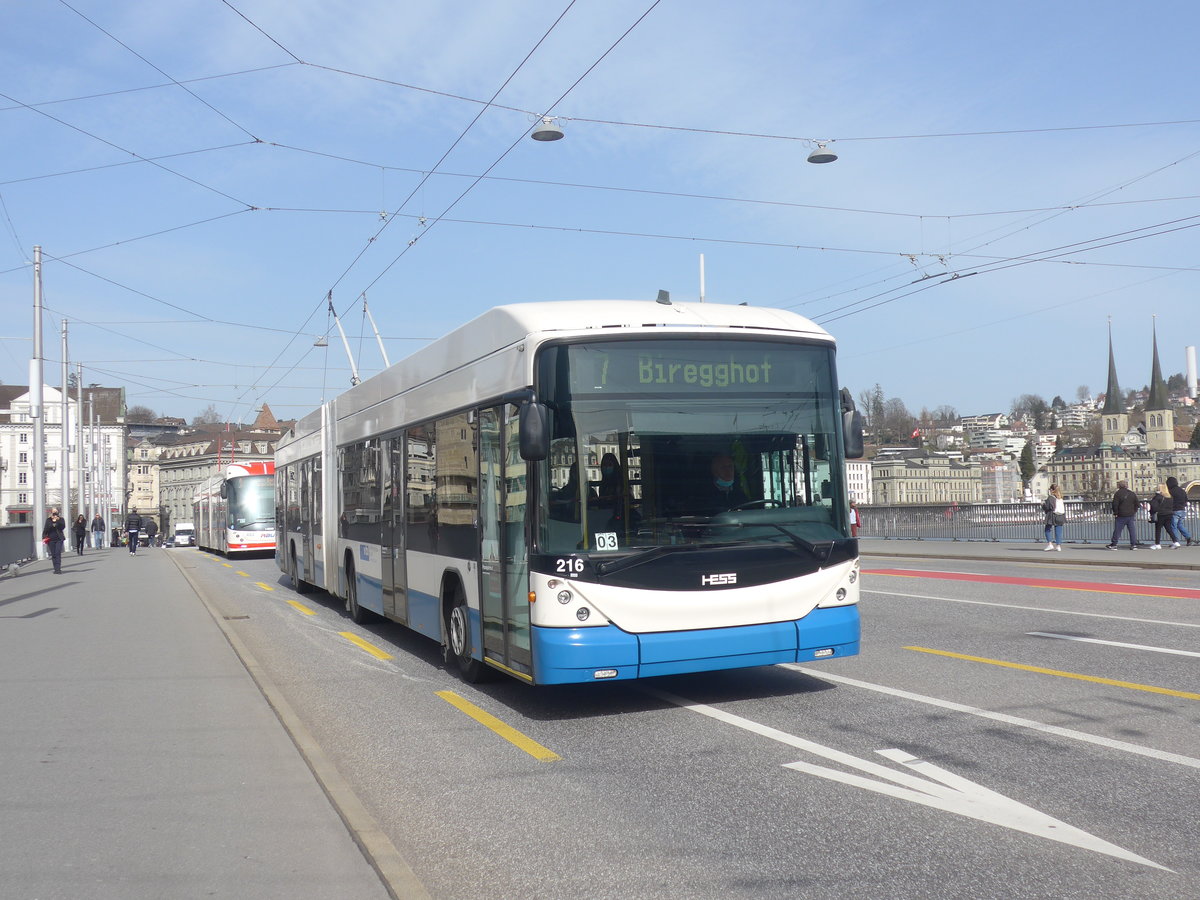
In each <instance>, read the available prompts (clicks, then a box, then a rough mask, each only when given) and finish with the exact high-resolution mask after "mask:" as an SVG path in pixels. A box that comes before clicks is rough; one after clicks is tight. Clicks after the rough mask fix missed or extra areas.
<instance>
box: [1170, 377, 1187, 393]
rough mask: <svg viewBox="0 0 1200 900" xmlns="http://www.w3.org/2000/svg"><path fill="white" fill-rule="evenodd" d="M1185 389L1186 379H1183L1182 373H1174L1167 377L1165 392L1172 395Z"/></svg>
mask: <svg viewBox="0 0 1200 900" xmlns="http://www.w3.org/2000/svg"><path fill="white" fill-rule="evenodd" d="M1185 387H1187V379H1186V378H1184V377H1183V373H1182V372H1176V373H1175V374H1174V375H1170V376H1168V377H1167V390H1168V391H1170V392H1171V393H1172V394H1174V393H1176V392H1177V391H1182V390H1183V389H1184V388H1185Z"/></svg>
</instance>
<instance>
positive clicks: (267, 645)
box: [176, 551, 1200, 900]
mask: <svg viewBox="0 0 1200 900" xmlns="http://www.w3.org/2000/svg"><path fill="white" fill-rule="evenodd" d="M183 553H185V554H187V555H180V556H177V557H176V560H177V561H178V562H179V563H180V564H181V565H183V566H186V567H188V569H189V571H190V574H191V576H192V577H193V578H194V579H196V581H197V583H198V584H201V585H202V586H203V587H204V589H205V590H206V591H209V592H211V593H213V594H214V595H216V596H219V597H220V604H221V607H222V611H223V612H224V613H225V617H226V620H227V623H228V627H229V628H231V629H232V630H233V631H234V632H235V633H236V634H237V636H238V637H239V638H240V639H241V640H242V641H244V642H245V644H246V646H247V647H249V648H250V650H251V652H252V653H253V654H254V656H255V658H256V659H257V661H258V663H259V664H260V665H261V666H262V667H263V669H264V671H265V672H267V673H269V676H270V678H271V679H272V680H273V682H274V683H275V685H276V686H277V687H278V688H279V689H280V690H281V691H282V692H283V693H284V694H285V695H286V697H287V699H288V701H289V702H290V704H291V705H292V707H293V708H294V709H295V710H296V712H297V714H298V715H299V716H300V717H301V718H302V719H303V720H304V723H305V725H306V727H307V728H308V730H309V731H310V732H311V734H312V735H313V736H314V738H315V739H316V741H317V742H318V743H319V744H320V746H321V748H322V749H323V751H324V753H325V754H326V755H327V756H328V757H329V758H330V759H331V760H332V761H333V763H334V764H335V765H336V767H337V769H338V770H339V771H340V773H341V775H342V776H343V777H344V778H345V780H346V781H347V782H348V783H349V785H350V786H351V788H352V789H353V791H354V793H355V794H356V795H357V796H358V798H359V799H360V800H361V801H362V802H363V804H364V805H365V806H366V807H367V809H368V810H369V812H370V813H371V815H372V816H373V817H374V818H375V819H376V820H377V821H378V823H379V825H380V826H381V828H382V830H383V831H384V832H385V833H386V835H387V836H388V837H389V838H390V840H391V842H392V843H393V844H394V845H395V847H396V848H397V849H398V850H399V852H400V853H401V854H402V856H403V857H404V859H405V860H406V861H407V862H408V864H409V865H410V866H411V867H412V869H413V871H414V872H415V873H416V875H417V876H418V877H419V878H420V880H421V881H422V882H423V883H424V885H425V887H426V889H427V890H428V892H429V894H430V895H431V896H432V897H435V898H439V900H442V898H446V900H449V898H456V900H465V898H488V900H493V898H497V897H537V898H609V897H611V898H623V900H625V898H671V900H677V898H698V900H699V898H704V900H707V898H714V900H716V898H719V900H733V898H756V900H767V898H809V897H813V898H816V897H822V898H823V897H828V896H835V895H836V896H851V897H871V898H879V897H889V898H898V897H902V898H907V897H922V898H943V897H944V898H962V897H972V898H1005V900H1008V898H1013V897H1022V898H1073V897H1079V898H1084V897H1086V898H1128V897H1132V896H1137V897H1139V898H1170V900H1178V898H1186V897H1197V896H1200V861H1198V860H1197V857H1196V852H1195V851H1196V848H1197V847H1198V846H1200V824H1198V819H1200V816H1198V813H1200V800H1198V798H1200V740H1197V737H1198V735H1200V729H1198V728H1197V725H1198V723H1200V678H1198V677H1197V671H1198V666H1197V663H1198V661H1200V572H1195V571H1174V570H1153V571H1147V570H1142V569H1124V568H1119V567H1104V568H1100V567H1096V566H1088V565H1086V564H1081V565H1079V566H1073V565H1065V564H1060V565H1055V566H1053V567H1046V566H1038V565H1025V564H1024V563H1022V562H1019V561H1013V560H1002V561H997V562H987V561H979V560H962V559H959V560H954V561H952V563H939V561H937V560H930V559H919V560H916V559H914V560H903V559H891V558H886V557H882V556H874V557H864V560H863V567H864V570H865V575H864V591H865V593H864V599H863V621H864V638H863V646H862V654H861V655H860V656H859V657H856V658H852V659H846V660H837V661H831V662H829V663H824V664H822V663H815V664H806V665H803V666H799V667H785V666H784V667H773V668H767V669H753V670H742V671H734V672H722V673H714V674H707V675H701V676H688V677H676V678H666V679H655V680H653V681H647V682H644V683H638V684H612V683H610V684H603V685H588V686H570V687H549V688H530V687H528V686H525V685H523V684H519V683H517V682H515V681H509V680H502V681H498V682H495V683H491V684H484V685H479V686H471V685H467V684H465V683H463V682H462V681H460V680H459V679H458V678H457V676H456V674H455V671H454V669H453V668H452V667H451V668H447V667H445V666H444V665H443V663H442V659H441V652H440V648H439V647H438V646H437V645H436V644H434V643H432V642H430V641H428V640H426V639H424V638H421V637H419V636H416V635H413V634H411V633H409V632H407V631H406V630H405V629H403V628H401V627H399V626H396V625H393V624H390V623H384V622H378V623H374V624H370V625H368V626H366V627H359V626H355V625H354V624H353V623H351V622H350V621H349V619H347V618H346V617H345V616H344V614H343V612H342V610H341V609H340V607H339V605H338V604H337V603H336V601H334V600H333V599H332V598H329V597H328V596H327V595H324V594H313V595H305V596H298V595H296V594H295V593H293V592H292V591H291V590H290V586H289V583H288V581H287V580H286V579H284V578H282V577H281V576H280V574H279V572H278V570H277V569H276V567H275V564H274V561H273V560H270V559H266V560H245V561H235V562H232V563H230V562H228V561H226V560H222V559H220V558H218V557H213V556H211V555H209V554H204V553H199V552H193V551H183ZM1131 556H1133V554H1131ZM950 569H953V572H948V571H947V570H950ZM947 576H949V577H947ZM242 616H245V618H241V617H242ZM464 709H465V710H466V711H464ZM469 713H471V714H475V715H476V716H477V717H472V715H471V714H469ZM482 714H489V715H490V716H491V717H494V719H493V720H486V716H485V715H482ZM480 718H483V719H485V721H483V722H481V721H479V719H480ZM501 726H507V727H508V728H510V729H512V731H511V732H509V733H501V732H502V731H503V729H502V727H501Z"/></svg>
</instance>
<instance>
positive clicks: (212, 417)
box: [192, 403, 222, 425]
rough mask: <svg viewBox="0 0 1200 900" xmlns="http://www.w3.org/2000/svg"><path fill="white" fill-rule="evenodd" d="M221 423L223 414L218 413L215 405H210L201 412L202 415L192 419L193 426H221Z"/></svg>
mask: <svg viewBox="0 0 1200 900" xmlns="http://www.w3.org/2000/svg"><path fill="white" fill-rule="evenodd" d="M221 421H222V419H221V414H220V413H219V412H217V407H216V406H215V405H214V404H212V403H210V404H208V406H206V407H205V408H204V409H203V410H201V412H200V415H198V416H196V417H195V418H194V419H192V424H193V425H219V424H221Z"/></svg>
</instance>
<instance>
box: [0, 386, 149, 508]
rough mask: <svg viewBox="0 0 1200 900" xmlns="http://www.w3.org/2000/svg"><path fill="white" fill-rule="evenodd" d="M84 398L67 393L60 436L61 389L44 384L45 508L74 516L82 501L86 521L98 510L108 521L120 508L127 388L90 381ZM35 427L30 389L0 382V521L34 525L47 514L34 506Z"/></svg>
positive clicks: (84, 390) (123, 489) (84, 391)
mask: <svg viewBox="0 0 1200 900" xmlns="http://www.w3.org/2000/svg"><path fill="white" fill-rule="evenodd" d="M82 400H83V402H82V403H79V402H77V400H76V397H75V391H74V390H72V391H71V392H70V396H69V397H68V403H67V413H66V420H67V427H66V431H65V434H64V429H63V403H62V391H61V390H60V389H59V388H55V387H51V386H50V385H44V386H43V388H42V412H43V417H42V419H43V426H42V427H43V434H44V435H45V442H44V452H45V461H44V462H45V490H46V493H45V498H46V506H47V508H49V507H58V508H59V510H60V511H61V512H62V513H63V516H64V518H67V519H73V518H74V516H75V515H76V512H77V511H78V510H79V509H80V507H81V505H82V510H83V514H84V515H85V517H87V518H88V520H89V521H90V520H91V518H92V516H93V515H94V514H95V513H96V512H99V513H100V515H101V517H102V518H103V519H104V520H105V522H106V523H108V524H109V525H110V526H111V522H112V520H113V519H114V518H117V517H120V516H122V515H123V514H124V509H125V477H126V460H125V419H124V416H125V390H124V388H106V387H100V386H98V385H93V386H90V387H85V388H83V398H82ZM81 411H82V416H81V415H80V412H81ZM93 416H94V418H95V421H96V426H95V428H93V427H92V420H93ZM81 418H82V420H83V423H84V425H85V427H84V431H83V433H84V438H83V446H82V447H80V446H79V431H78V424H79V421H80V419H81ZM33 432H34V418H33V416H32V410H31V398H30V394H29V388H28V387H27V386H24V385H0V523H2V524H5V525H22V524H34V525H37V526H40V525H41V523H42V522H43V521H44V520H45V517H46V510H34V509H33V501H34V495H35V489H34V488H35V485H34V478H35V472H36V467H35V466H34V459H33V445H34V434H33ZM64 440H65V446H66V447H67V468H66V471H65V472H64V470H63V467H62V447H63V446H64ZM81 469H82V485H83V490H82V492H81V491H80V474H81V472H80V470H81ZM64 477H65V479H66V482H65V484H66V490H65V491H64ZM64 498H65V499H64Z"/></svg>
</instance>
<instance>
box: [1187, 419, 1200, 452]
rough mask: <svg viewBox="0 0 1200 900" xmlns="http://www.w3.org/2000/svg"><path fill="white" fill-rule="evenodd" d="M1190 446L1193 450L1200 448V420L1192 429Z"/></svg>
mask: <svg viewBox="0 0 1200 900" xmlns="http://www.w3.org/2000/svg"><path fill="white" fill-rule="evenodd" d="M1188 447H1190V448H1191V449H1192V450H1200V422H1197V423H1196V427H1195V428H1193V429H1192V439H1191V440H1190V441H1188Z"/></svg>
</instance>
